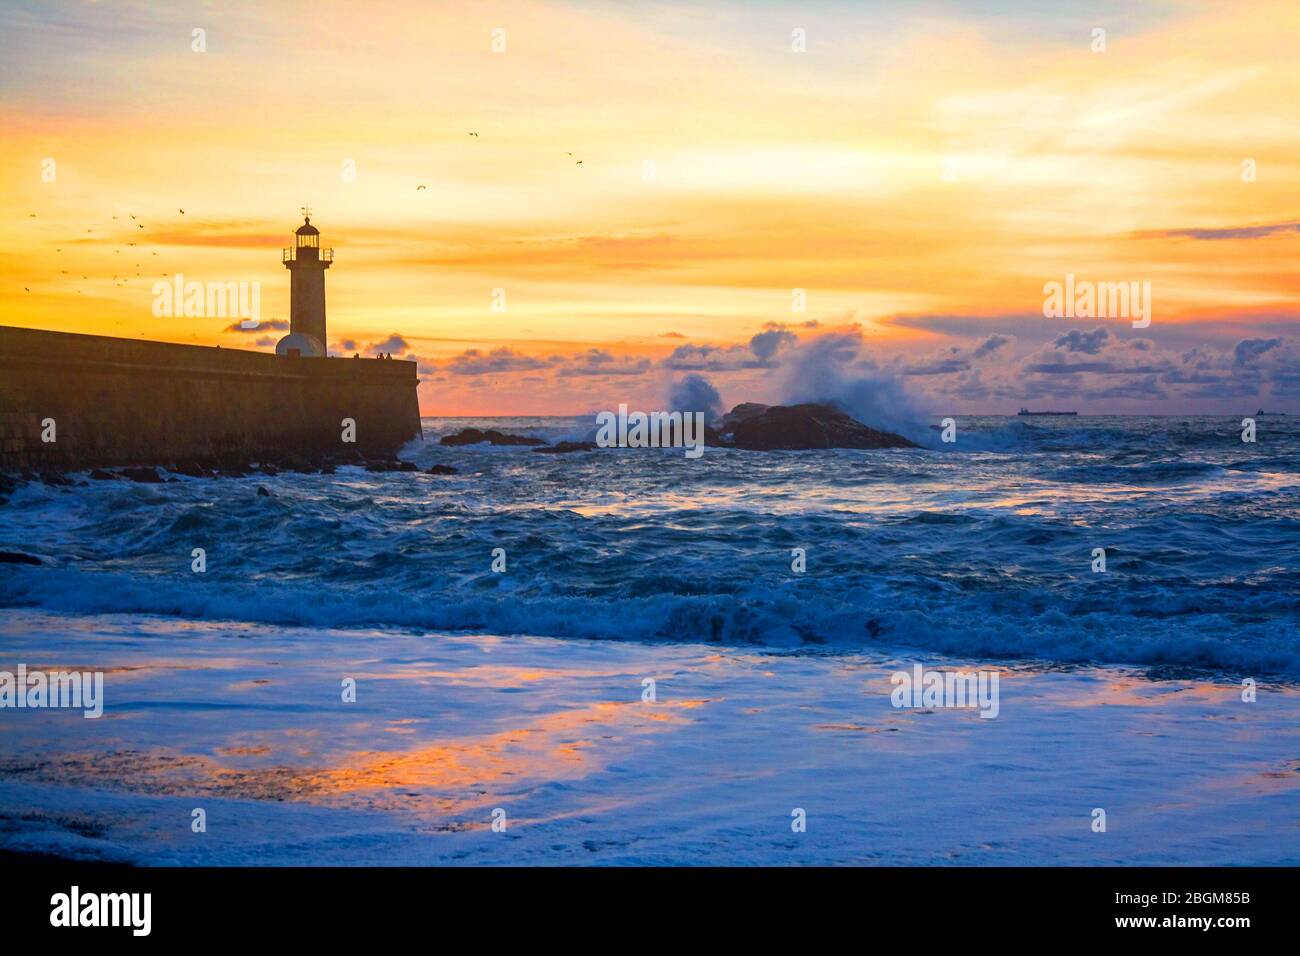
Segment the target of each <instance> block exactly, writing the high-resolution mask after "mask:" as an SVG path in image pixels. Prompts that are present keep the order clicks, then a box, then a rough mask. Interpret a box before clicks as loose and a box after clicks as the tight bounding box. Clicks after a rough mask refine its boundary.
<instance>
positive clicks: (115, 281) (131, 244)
mask: <svg viewBox="0 0 1300 956" xmlns="http://www.w3.org/2000/svg"><path fill="white" fill-rule="evenodd" d="M177 211H178V212H179V213H180V214H181V215H182V216H183V215H185V210H184V209H180V208H179V207H177ZM130 216H131V219H132V221H133V222H134V224H135V226H136V228H138V229H143V228H144V223H142V222H140V221H139V220H138V219H136V217H135V215H134V214H130ZM27 218H29V219H35V218H37V217H36V213H34V212H29V213H28V214H27ZM117 218H118V217H117V216H113V217H112V219H114V220H116V219H117ZM86 232H87V233H88V234H90V235H94V233H95V230H94V229H87V230H86ZM126 245H127V247H128V248H134V247H135V246H136V245H137V243H134V242H128V243H127V244H126ZM54 251H55V252H56V253H62V252H63V247H62V246H59V247H57V248H55V250H54ZM113 252H114V253H115V254H117V255H121V254H122V250H121V249H114V250H113ZM149 254H150V255H152V256H156V255H158V253H157V252H150V253H149ZM135 267H136V268H137V269H140V268H143V266H142V265H141V263H139V262H137V263H136V264H135ZM59 274H60V275H65V276H66V275H68V274H69V272H68V270H67V269H60V270H59ZM159 274H160V275H161V276H162V277H163V278H166V277H167V273H165V272H163V273H159ZM143 277H144V276H143V273H140V272H137V273H136V274H135V278H137V279H140V278H143ZM81 278H83V279H86V280H89V279H90V276H88V275H83V276H82V277H81ZM129 281H130V277H126V278H123V277H122V276H118V275H115V276H113V284H114V285H126V284H127V282H129ZM23 291H24V292H31V291H32V290H31V287H30V286H23ZM82 292H83V290H81V289H78V290H77V295H81V294H82Z"/></svg>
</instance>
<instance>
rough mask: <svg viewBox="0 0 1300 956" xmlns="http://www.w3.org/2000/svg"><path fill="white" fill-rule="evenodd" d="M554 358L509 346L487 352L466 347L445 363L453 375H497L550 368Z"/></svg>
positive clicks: (444, 368) (445, 366)
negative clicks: (532, 354)
mask: <svg viewBox="0 0 1300 956" xmlns="http://www.w3.org/2000/svg"><path fill="white" fill-rule="evenodd" d="M552 364H554V362H553V360H552V359H541V358H536V357H534V356H531V355H521V354H519V353H518V352H516V351H515V350H514V349H512V348H509V347H508V346H502V347H501V348H496V349H493V350H492V351H490V352H487V353H486V354H485V353H483V352H481V351H479V350H478V349H466V350H465V351H464V352H461V353H460V354H459V355H457V356H456V357H454V358H452V359H450V360H448V361H447V362H446V363H445V364H444V365H443V370H444V371H447V372H450V373H451V374H452V375H495V374H500V373H502V372H532V371H536V370H537V369H541V368H549V367H550V366H551V365H552Z"/></svg>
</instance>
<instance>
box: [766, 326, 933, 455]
mask: <svg viewBox="0 0 1300 956" xmlns="http://www.w3.org/2000/svg"><path fill="white" fill-rule="evenodd" d="M787 368H788V372H787V373H786V376H785V379H784V381H783V382H782V385H781V393H780V394H781V400H782V402H784V403H786V404H797V403H799V402H823V403H825V404H827V405H833V406H835V407H836V408H838V409H840V410H841V411H843V412H846V413H848V414H849V415H852V416H853V417H854V418H856V419H857V420H858V421H860V422H862V423H863V424H864V425H869V426H870V427H872V428H878V429H882V430H884V431H890V432H894V433H895V434H898V435H902V436H904V437H905V438H910V439H911V440H912V441H914V442H916V443H917V444H921V445H928V446H933V445H934V444H935V433H934V431H933V429H931V428H929V427H928V425H927V424H926V416H925V415H924V414H923V413H922V412H921V411H920V410H919V409H918V408H917V406H916V403H915V400H914V399H913V398H912V396H911V395H909V394H908V393H907V390H906V389H905V388H904V386H903V382H902V380H901V379H900V378H899V377H898V376H897V375H895V374H893V373H892V372H890V371H889V370H887V369H884V368H882V367H881V366H879V365H878V364H877V363H876V362H875V361H874V360H873V359H872V358H871V357H870V356H868V355H866V354H864V350H863V342H862V337H861V335H859V334H857V333H846V332H833V333H829V334H827V335H822V336H820V337H818V338H815V339H812V340H811V341H809V342H807V343H806V344H803V345H800V346H799V347H798V348H797V349H795V350H794V353H793V355H792V356H791V359H790V361H789V362H788V363H787Z"/></svg>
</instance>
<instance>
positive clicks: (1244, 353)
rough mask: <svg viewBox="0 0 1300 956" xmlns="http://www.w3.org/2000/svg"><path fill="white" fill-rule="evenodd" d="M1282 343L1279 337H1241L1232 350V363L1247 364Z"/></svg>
mask: <svg viewBox="0 0 1300 956" xmlns="http://www.w3.org/2000/svg"><path fill="white" fill-rule="evenodd" d="M1281 344H1282V340H1281V339H1242V340H1241V341H1240V342H1238V343H1237V347H1236V348H1235V349H1233V352H1232V363H1233V364H1234V365H1249V364H1251V363H1252V362H1254V361H1255V360H1256V359H1258V358H1259V357H1260V356H1261V355H1263V354H1264V353H1265V352H1269V351H1271V350H1273V349H1275V348H1277V347H1278V346H1279V345H1281Z"/></svg>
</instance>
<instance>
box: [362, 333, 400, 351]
mask: <svg viewBox="0 0 1300 956" xmlns="http://www.w3.org/2000/svg"><path fill="white" fill-rule="evenodd" d="M410 350H411V345H410V343H409V342H407V341H406V339H404V338H402V337H401V336H400V335H398V334H397V333H396V332H394V333H393V334H392V335H390V336H389V337H388V338H386V339H382V340H381V341H379V342H371V343H370V344H369V345H367V346H366V354H367V355H378V354H380V353H381V352H383V353H384V354H386V355H401V354H402V353H404V352H409V351H410Z"/></svg>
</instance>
